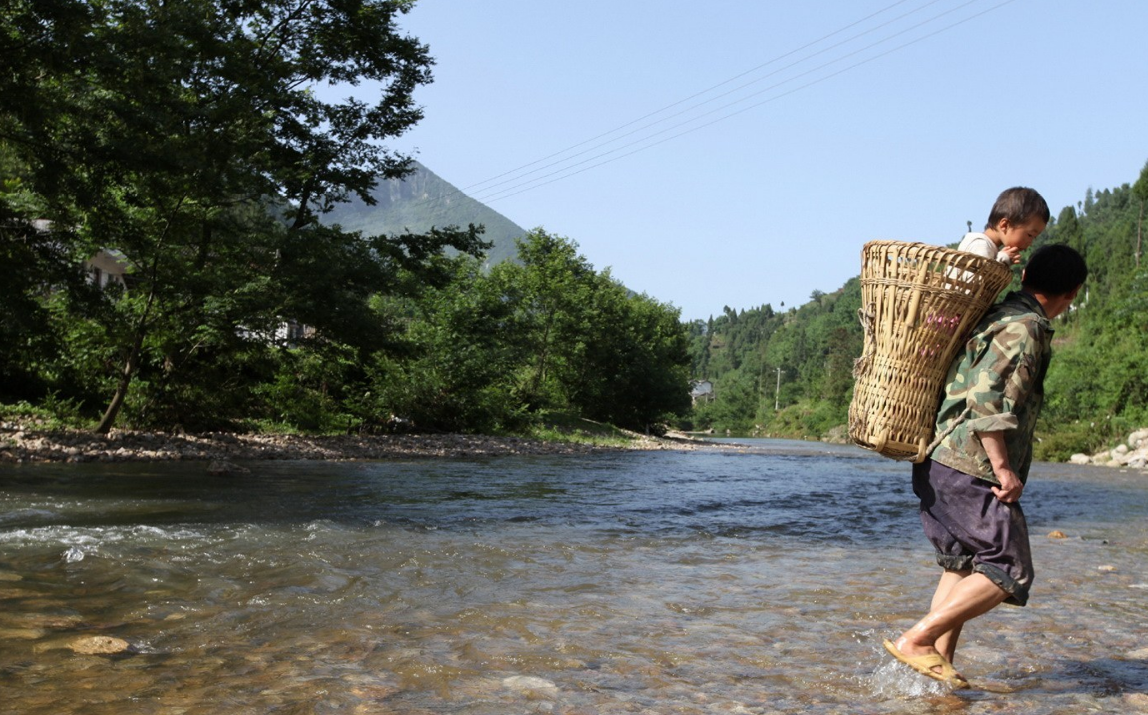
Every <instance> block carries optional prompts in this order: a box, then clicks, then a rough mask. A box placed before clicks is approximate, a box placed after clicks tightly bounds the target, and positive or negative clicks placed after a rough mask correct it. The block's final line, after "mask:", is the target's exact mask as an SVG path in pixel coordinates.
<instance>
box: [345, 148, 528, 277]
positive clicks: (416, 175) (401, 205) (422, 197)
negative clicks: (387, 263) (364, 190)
mask: <svg viewBox="0 0 1148 715" xmlns="http://www.w3.org/2000/svg"><path fill="white" fill-rule="evenodd" d="M412 166H413V167H414V171H412V172H411V173H410V174H408V175H407V176H406V178H403V179H387V180H384V181H380V182H379V184H378V185H377V186H376V187H375V190H374V191H373V192H372V193H371V195H372V196H373V197H374V199H375V201H376V202H377V203H376V204H375V205H374V206H368V205H367V204H365V203H364V202H363V201H362V200H360V199H359V198H358V197H353V198H352V199H351V200H350V201H348V202H346V203H342V204H339V205H337V206H336V207H335V208H334V209H333V210H332V211H331V212H330V213H329V214H327V215H326V216H324V217H323V223H325V224H327V225H333V224H339V225H340V226H342V227H343V228H344V229H345V230H348V231H362V232H363V233H364V234H367V235H379V234H395V233H403V232H406V231H410V232H413V233H424V232H426V231H429V230H430V229H431V227H436V228H446V227H447V226H459V227H461V228H465V227H466V226H467V224H471V223H473V224H475V225H479V224H482V225H483V226H485V228H486V232H485V233H484V234H483V238H484V239H485V240H486V241H489V242H491V243H492V244H493V245H492V246H491V247H490V249H489V250H487V254H486V262H487V264H488V265H494V264H496V263H501V262H502V261H505V260H508V259H513V258H514V257H515V256H516V255H517V253H518V247H517V246H516V245H515V241H516V240H517V239H519V238H521V237H522V236H523V235H524V234H525V233H526V230H525V229H523V228H522V227H520V226H518V225H517V224H515V223H514V222H513V221H511V220H510V219H508V218H506V217H505V216H503V215H502V214H500V213H498V212H497V211H495V210H494V209H492V208H490V207H489V206H487V205H486V204H483V203H481V202H479V201H476V200H475V199H472V198H471V197H469V196H467V195H466V194H464V193H463V192H462V191H460V190H458V189H457V188H455V187H454V186H453V185H452V184H451V183H450V182H448V181H446V180H445V179H443V178H441V177H440V176H439V175H438V174H436V173H434V172H433V171H431V170H430V169H428V168H427V167H425V166H423V165H422V164H420V163H419V162H417V161H416V162H413V163H412Z"/></svg>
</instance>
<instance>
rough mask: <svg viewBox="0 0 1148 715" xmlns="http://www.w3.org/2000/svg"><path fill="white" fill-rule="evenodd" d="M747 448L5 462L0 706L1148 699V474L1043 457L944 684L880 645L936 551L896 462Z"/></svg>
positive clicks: (928, 576) (839, 707)
mask: <svg viewBox="0 0 1148 715" xmlns="http://www.w3.org/2000/svg"><path fill="white" fill-rule="evenodd" d="M745 444H746V445H747V446H746V447H745V448H744V449H743V451H737V452H733V451H728V450H713V451H704V450H703V451H699V452H683V453H677V452H627V453H611V454H600V455H592V456H585V455H583V456H553V457H500V458H488V459H481V460H412V461H402V462H398V461H388V462H359V463H320V462H290V463H287V462H259V463H251V464H248V465H247V466H249V467H251V469H252V474H250V475H246V476H244V477H238V478H234V477H233V478H217V477H209V476H207V475H206V474H205V473H204V470H205V465H203V464H170V463H167V464H115V465H94V464H93V465H36V466H25V467H19V468H16V467H6V468H4V469H2V470H0V712H14V713H53V714H56V713H93V714H98V713H122V712H132V713H271V712H275V713H280V712H281V713H312V712H314V713H328V712H330V713H344V712H346V713H473V714H484V715H485V714H490V715H496V714H497V715H502V714H504V713H534V712H553V713H571V714H573V713H579V714H582V713H585V714H591V713H630V712H633V713H806V712H814V713H849V714H854V713H857V714H862V715H863V714H866V713H934V712H952V711H955V712H967V713H1034V714H1036V715H1046V714H1053V713H1057V714H1059V713H1081V712H1113V713H1123V712H1148V695H1146V693H1148V660H1146V658H1148V642H1146V641H1148V639H1146V637H1145V634H1146V633H1148V610H1146V609H1145V601H1146V599H1148V569H1146V568H1145V566H1146V563H1148V559H1146V556H1148V527H1146V521H1145V517H1146V516H1148V477H1145V476H1144V475H1142V474H1135V473H1120V472H1116V471H1113V470H1108V469H1102V468H1087V467H1070V466H1067V465H1037V466H1036V467H1035V469H1034V473H1033V475H1032V478H1031V479H1030V482H1029V487H1028V490H1027V491H1026V493H1025V499H1024V502H1025V510H1026V513H1027V515H1028V519H1029V523H1030V527H1031V531H1032V533H1033V537H1034V539H1033V540H1034V553H1035V559H1036V566H1037V583H1036V585H1035V587H1034V591H1033V595H1032V599H1031V601H1030V605H1029V606H1028V607H1026V608H1023V609H1019V608H1010V607H1001V608H998V609H997V610H995V611H993V612H992V613H990V614H989V615H987V616H985V617H983V618H981V619H978V620H977V621H974V622H973V623H972V624H970V625H969V626H968V627H967V628H966V631H965V635H964V639H963V645H962V649H961V652H960V653H959V658H960V659H959V660H958V666H959V667H960V669H961V670H962V672H964V674H965V675H966V676H967V677H969V678H970V680H972V681H973V683H974V685H977V686H980V687H979V689H977V690H974V691H971V692H964V693H959V694H950V693H947V691H946V690H945V689H944V688H943V687H942V686H940V685H938V684H934V683H932V681H928V680H926V679H924V678H921V677H920V676H916V675H914V674H912V673H910V672H908V671H907V670H906V669H904V668H903V667H899V666H895V665H894V664H893V663H892V662H891V661H890V659H889V658H888V656H885V655H884V651H883V650H882V648H881V645H880V643H881V639H882V638H885V637H890V636H893V635H895V634H896V633H898V632H899V631H900V630H901V629H903V628H904V627H907V626H908V625H910V624H911V623H912V622H913V621H914V620H916V618H918V617H919V616H920V615H922V614H923V609H924V608H925V607H926V606H927V604H928V601H929V598H930V596H931V594H932V589H933V586H934V585H935V579H936V577H937V575H938V574H939V571H938V569H937V567H936V566H935V564H934V562H933V559H932V555H931V550H930V547H929V546H928V544H927V542H925V540H924V538H923V536H921V534H920V527H919V522H918V521H917V516H916V503H915V500H914V498H913V496H912V493H911V490H910V486H909V474H908V472H909V469H908V466H907V465H905V464H903V463H896V462H891V461H889V460H886V459H883V458H880V457H877V456H874V455H871V454H868V453H865V452H862V451H860V450H857V449H855V448H850V447H832V446H825V445H818V444H811V443H800V442H785V441H779V440H753V441H748V442H745ZM1054 529H1055V530H1060V531H1063V532H1065V533H1066V534H1067V535H1068V538H1067V539H1049V538H1047V537H1046V536H1045V535H1046V534H1048V533H1049V532H1051V531H1053V530H1054ZM89 635H108V636H115V637H118V638H123V639H125V640H127V641H128V642H129V643H131V644H132V651H131V652H130V653H129V654H125V655H119V656H85V655H77V654H74V653H73V652H72V651H71V650H70V649H69V648H68V647H67V646H68V644H69V643H71V642H72V641H74V640H75V639H77V638H80V637H83V636H89Z"/></svg>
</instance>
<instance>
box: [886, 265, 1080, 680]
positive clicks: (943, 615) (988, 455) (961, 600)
mask: <svg viewBox="0 0 1148 715" xmlns="http://www.w3.org/2000/svg"><path fill="white" fill-rule="evenodd" d="M1022 275H1023V277H1022V279H1021V290H1020V292H1018V293H1010V294H1009V295H1008V297H1006V298H1005V299H1004V300H1003V301H1001V302H1000V303H997V304H996V305H994V306H993V307H992V308H990V309H989V312H988V314H987V315H986V316H985V317H984V319H983V320H981V322H980V324H979V325H977V327H976V329H975V330H974V331H973V335H972V337H971V338H970V339H969V341H968V343H966V345H965V350H964V352H963V353H959V354H958V355H957V356H956V358H955V359H954V360H953V364H952V366H951V367H950V368H949V374H948V378H947V380H946V388H945V393H944V395H943V400H942V402H941V408H940V411H939V412H938V414H937V426H936V428H937V435H940V436H942V439H941V440H940V442H939V444H938V445H937V447H936V449H935V450H933V452H932V453H931V455H930V456H931V458H929V459H926V460H925V461H924V462H922V463H920V464H915V465H913V491H914V492H915V493H916V494H917V496H918V497H920V499H921V522H922V524H923V525H924V527H925V536H927V537H928V539H929V541H931V542H932V543H933V546H934V547H936V549H937V563H939V564H940V565H941V567H942V568H943V569H944V573H943V574H942V575H941V580H940V583H939V584H938V585H937V591H936V593H935V594H934V595H933V602H932V606H931V610H930V611H929V614H928V615H927V616H925V617H924V618H922V619H921V620H920V621H918V622H917V624H916V625H915V626H913V627H912V628H910V629H909V630H907V631H905V632H904V633H902V634H901V636H900V637H899V638H897V640H896V641H895V642H890V641H885V649H886V650H888V651H889V652H890V653H891V654H892V655H893V656H894V657H895V658H897V660H899V661H901V662H902V663H905V664H906V665H908V666H909V667H911V668H913V669H914V670H916V671H917V672H919V673H922V674H924V675H927V676H929V677H930V678H934V679H936V680H940V681H944V682H946V683H949V684H950V685H952V686H953V687H955V688H965V687H968V681H967V680H965V679H964V677H962V676H961V675H960V673H958V672H957V671H956V669H954V668H953V665H952V661H953V657H954V654H955V652H956V649H957V639H958V638H959V637H960V634H961V627H962V626H963V625H964V624H965V622H966V621H969V620H970V619H972V618H976V617H977V616H979V615H981V614H983V613H987V612H988V611H990V610H991V609H993V608H995V607H996V606H997V605H998V604H1000V603H1012V604H1015V605H1018V606H1023V605H1024V604H1025V602H1026V601H1027V600H1028V590H1029V587H1030V586H1031V585H1032V578H1033V568H1032V554H1031V552H1030V551H1029V542H1028V527H1027V525H1026V524H1025V519H1024V512H1022V511H1021V508H1020V495H1021V492H1022V491H1023V490H1024V483H1025V480H1026V479H1027V478H1028V469H1029V466H1030V464H1031V463H1032V435H1033V428H1034V427H1035V425H1036V419H1037V417H1038V415H1039V413H1040V407H1041V403H1042V402H1043V400H1044V385H1043V383H1044V376H1045V373H1046V371H1047V370H1048V363H1049V358H1050V357H1051V354H1050V351H1049V347H1050V343H1051V341H1052V325H1051V323H1050V322H1049V321H1050V320H1052V319H1053V318H1055V317H1056V316H1058V315H1060V314H1061V313H1063V312H1064V311H1065V310H1067V309H1068V307H1069V306H1070V305H1071V304H1072V301H1073V299H1075V298H1076V294H1077V293H1078V292H1079V291H1080V287H1081V285H1083V283H1084V279H1085V277H1086V276H1087V275H1088V269H1087V267H1086V266H1085V264H1084V259H1083V258H1081V257H1080V254H1079V253H1077V252H1076V251H1074V250H1073V249H1071V248H1069V247H1068V246H1063V245H1056V246H1045V247H1043V248H1041V249H1040V250H1038V251H1036V252H1035V253H1034V254H1033V255H1032V258H1031V259H1030V260H1029V262H1028V266H1027V267H1026V268H1025V270H1024V273H1023V274H1022Z"/></svg>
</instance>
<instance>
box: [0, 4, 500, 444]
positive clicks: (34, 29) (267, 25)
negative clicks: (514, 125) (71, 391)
mask: <svg viewBox="0 0 1148 715" xmlns="http://www.w3.org/2000/svg"><path fill="white" fill-rule="evenodd" d="M408 7H409V3H407V2H397V1H384V0H269V1H268V2H261V3H245V2H229V1H227V0H187V1H186V2H179V3H153V2H146V1H145V0H87V1H82V0H54V1H53V2H31V1H29V0H16V2H14V3H13V4H12V8H11V9H10V10H6V11H5V13H4V15H3V19H2V20H0V41H2V42H3V46H2V47H0V50H2V51H0V55H2V56H3V57H4V58H5V64H6V67H5V70H6V71H5V72H3V73H0V155H2V156H4V157H5V163H4V169H5V175H4V176H3V177H2V179H3V181H4V182H5V183H4V186H5V187H6V188H5V194H4V195H3V197H2V198H3V199H4V206H3V209H0V211H3V213H2V214H0V220H3V221H4V222H5V226H6V227H7V228H6V230H8V231H9V232H10V234H11V235H20V236H23V237H24V244H23V247H22V248H21V249H20V250H17V249H16V248H13V247H12V246H14V245H15V244H13V243H11V242H9V243H8V245H7V246H6V250H5V252H4V254H3V256H2V258H3V260H5V262H6V263H8V264H9V267H11V266H12V265H15V263H16V262H18V261H25V262H26V263H27V265H31V266H33V268H32V270H31V271H29V272H28V274H27V275H28V281H30V282H33V283H39V284H42V283H43V280H42V279H41V274H43V273H44V272H45V271H46V270H48V268H49V267H50V266H51V265H52V262H53V258H52V257H51V256H48V255H39V254H36V252H35V247H36V246H37V245H40V246H41V247H42V246H43V245H45V244H44V241H40V243H39V244H36V243H35V241H33V240H32V239H31V238H29V237H32V236H33V235H32V234H31V233H30V232H29V230H28V227H29V226H30V225H32V220H33V219H38V220H41V221H43V220H46V221H48V222H50V225H51V227H52V229H51V238H50V239H49V240H48V243H49V244H51V245H52V246H53V247H54V248H55V250H56V251H57V252H59V253H64V254H67V256H68V257H69V258H70V262H71V264H72V265H73V266H74V265H77V264H78V263H79V262H80V261H82V260H83V259H84V258H87V257H90V256H91V255H93V254H94V253H95V252H96V251H98V250H99V249H101V248H114V249H116V250H117V251H119V252H120V253H121V254H122V255H123V256H126V257H127V260H128V261H130V264H131V267H132V268H131V271H130V276H129V283H128V288H129V289H128V290H127V291H124V292H123V293H122V295H115V296H106V300H105V302H106V304H107V305H106V306H105V309H104V310H100V311H94V312H92V313H91V314H90V315H84V316H73V315H69V316H68V318H67V321H68V325H67V328H68V330H72V329H73V328H74V327H76V325H77V324H78V323H79V322H83V321H84V320H90V321H94V322H95V325H94V326H92V327H91V328H90V331H94V332H102V336H103V341H102V342H103V345H104V347H105V350H106V351H107V353H108V354H107V355H105V356H104V359H103V363H104V364H103V365H102V369H100V370H98V371H97V372H98V373H99V374H98V375H93V376H91V377H92V379H90V380H88V383H89V385H88V388H89V389H90V392H89V393H86V394H85V397H86V398H91V397H92V395H93V394H94V393H96V392H100V391H106V392H105V394H106V397H105V399H108V400H109V404H108V407H107V409H106V410H105V412H104V417H103V419H102V420H101V422H100V425H99V427H98V429H100V430H101V431H106V430H107V429H108V428H110V427H111V425H112V424H113V423H114V422H115V420H116V419H117V417H118V414H119V411H120V409H121V408H122V407H123V406H124V405H125V404H126V403H128V402H129V401H130V400H132V399H134V398H138V402H137V404H136V406H135V407H136V409H137V410H144V409H150V407H148V406H154V405H156V404H159V403H162V402H164V401H170V400H171V395H172V394H173V392H172V391H173V390H175V391H176V392H181V391H182V392H184V393H186V390H187V389H191V386H192V385H193V384H194V380H191V379H190V378H192V377H195V378H202V377H205V376H206V375H205V374H203V373H202V371H203V370H206V371H207V373H208V374H210V373H211V367H210V366H212V365H218V364H220V362H221V361H224V360H225V359H232V358H234V359H235V360H237V361H239V362H240V363H242V362H244V356H245V354H246V353H247V352H249V349H248V346H246V345H245V344H244V338H243V335H244V333H246V334H248V335H267V334H270V333H273V332H274V330H275V327H274V326H276V325H279V324H281V323H283V322H284V321H287V320H299V321H305V322H306V323H307V324H308V325H310V326H312V327H313V328H315V331H316V332H315V335H316V336H318V339H321V340H325V341H331V342H335V343H346V344H348V345H351V346H352V347H363V348H371V347H374V346H377V345H379V344H380V343H381V342H383V341H385V339H386V336H385V334H384V332H385V331H384V327H385V326H383V325H381V324H379V323H377V322H372V320H371V314H370V311H369V310H368V309H367V300H368V299H369V297H370V296H371V295H372V294H373V293H374V292H376V291H380V290H384V291H385V290H387V289H388V288H389V287H390V286H391V285H392V284H393V283H394V281H395V276H396V275H397V272H398V271H400V270H402V271H408V272H411V271H414V272H418V271H421V270H424V269H425V268H426V267H427V265H428V259H429V258H430V257H431V256H434V255H437V254H438V253H440V252H441V250H442V249H443V248H444V247H445V246H451V247H453V248H456V249H459V250H462V251H465V252H471V253H476V252H477V251H478V250H479V249H480V248H481V247H482V244H481V242H480V241H479V239H478V234H477V232H476V231H475V230H474V229H473V228H472V229H471V230H470V231H439V232H432V233H431V234H428V235H423V236H412V235H405V236H359V235H357V234H353V233H346V232H343V231H341V230H340V229H338V228H337V227H333V228H331V227H323V226H322V225H320V223H319V220H318V219H319V216H320V215H321V214H322V213H324V212H325V211H327V210H329V209H330V207H331V206H332V205H333V204H334V203H336V202H338V201H341V200H343V199H345V198H347V197H348V196H349V195H351V194H354V195H357V196H359V197H360V198H361V199H363V200H365V201H370V200H371V199H370V196H369V190H370V189H371V187H372V186H373V185H374V183H375V182H376V181H377V180H378V179H380V178H393V177H399V176H402V175H403V174H404V173H405V172H406V171H407V169H408V163H409V160H408V159H407V158H406V157H403V156H401V155H398V154H395V153H393V152H391V151H389V150H387V149H386V147H385V144H384V143H383V141H384V140H386V139H388V138H391V137H394V136H397V135H399V134H401V133H402V132H403V131H405V130H406V129H407V128H408V127H410V126H411V125H412V124H413V123H414V122H416V121H417V120H418V119H419V118H420V117H421V110H420V109H419V108H418V107H417V106H416V105H415V104H414V103H413V102H412V99H411V93H412V91H413V90H414V88H415V87H416V86H417V85H419V84H422V83H426V82H428V81H430V78H431V75H430V66H431V64H432V61H431V59H430V57H429V55H428V53H427V48H426V47H425V46H424V45H422V44H421V43H419V42H418V41H417V40H415V39H413V38H410V37H407V36H404V35H403V34H401V33H400V32H399V31H398V30H397V28H396V26H395V21H396V17H397V16H398V15H400V14H401V13H403V12H405V11H406V10H407V9H408ZM361 82H371V83H373V84H374V86H376V87H377V88H378V94H377V100H376V101H374V102H372V103H366V102H363V101H360V100H356V99H344V100H341V101H331V100H328V99H325V98H324V97H325V96H327V95H328V94H333V93H336V92H339V91H340V87H341V86H342V87H343V88H345V87H346V86H347V85H355V84H359V83H361ZM33 238H34V237H33ZM43 253H44V251H40V254H43ZM13 272H17V271H13ZM18 290H19V292H20V294H21V295H24V296H28V295H30V294H31V290H30V288H29V287H27V286H25V287H23V288H20V289H18ZM5 328H6V329H7V330H11V331H13V332H14V333H16V334H18V333H19V324H17V323H15V322H14V323H13V324H12V325H10V326H5ZM14 361H15V360H12V361H10V363H9V364H11V362H14ZM197 370H200V372H197ZM109 381H110V384H109ZM137 381H138V382H137ZM180 386H182V387H180ZM177 388H179V389H177ZM184 396H185V397H186V394H185V395H184ZM181 401H182V400H181Z"/></svg>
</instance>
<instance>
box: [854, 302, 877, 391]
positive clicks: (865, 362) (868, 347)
mask: <svg viewBox="0 0 1148 715" xmlns="http://www.w3.org/2000/svg"><path fill="white" fill-rule="evenodd" d="M857 320H859V321H860V322H861V330H863V331H864V333H865V336H864V340H865V345H864V346H863V347H862V348H861V357H859V358H857V359H856V360H854V361H853V377H856V378H860V377H861V376H862V375H863V374H864V373H865V369H866V368H867V367H868V366H869V358H871V357H872V355H873V353H874V352H876V350H877V306H876V305H875V304H874V303H870V304H869V306H868V307H867V308H858V309H857Z"/></svg>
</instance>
